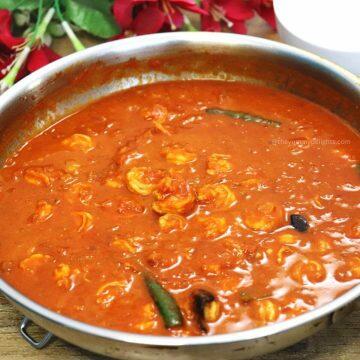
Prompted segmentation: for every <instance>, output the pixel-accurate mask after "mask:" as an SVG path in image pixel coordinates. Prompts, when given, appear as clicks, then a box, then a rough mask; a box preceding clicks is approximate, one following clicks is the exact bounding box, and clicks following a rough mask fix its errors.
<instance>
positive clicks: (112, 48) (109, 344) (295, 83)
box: [0, 32, 360, 360]
mask: <svg viewBox="0 0 360 360" xmlns="http://www.w3.org/2000/svg"><path fill="white" fill-rule="evenodd" d="M195 78H196V79H199V78H200V79H223V80H228V81H233V80H239V81H247V82H254V83H262V84H265V85H267V86H272V87H276V88H281V89H283V90H286V91H289V92H292V93H295V94H297V95H299V96H302V97H304V98H307V99H309V100H311V101H313V102H315V103H318V104H320V105H322V106H324V107H326V108H328V109H329V110H330V111H332V112H334V113H336V114H338V115H340V116H341V117H343V118H344V119H345V120H346V121H347V122H348V123H349V125H350V126H352V127H354V128H355V129H357V130H359V127H360V86H359V79H358V78H356V77H355V76H354V75H352V74H350V73H349V72H347V71H345V70H343V69H341V68H339V67H337V66H336V65H334V64H332V63H330V62H328V61H326V60H323V59H321V58H319V57H317V56H315V55H311V54H309V53H306V52H304V51H301V50H297V49H295V48H292V47H289V46H286V45H282V44H280V43H275V42H271V41H267V40H263V39H259V38H252V37H248V36H240V35H233V34H222V33H181V32H179V33H169V34H158V35H149V36H143V37H136V38H131V39H126V40H120V41H115V42H109V43H106V44H103V45H99V46H95V47H93V48H90V49H88V50H85V51H82V52H80V53H76V54H73V55H70V56H68V57H65V58H63V59H61V60H58V61H56V62H55V63H52V64H50V65H48V66H46V67H45V68H43V69H41V70H39V71H37V72H35V73H34V74H32V75H30V76H28V77H26V78H25V79H24V80H21V81H20V82H19V83H17V84H16V85H15V86H14V87H13V88H11V89H10V90H8V91H7V92H6V93H5V94H3V95H2V96H1V97H0V162H1V161H3V160H4V159H5V158H6V156H8V155H9V154H10V153H12V152H13V151H14V150H16V149H17V148H19V146H21V145H22V144H23V143H24V142H25V141H26V140H28V139H29V138H31V137H32V136H34V135H36V134H37V133H39V132H41V131H42V130H43V129H44V128H46V127H48V126H49V125H51V124H53V123H54V122H56V121H57V120H58V119H59V118H61V117H63V116H64V115H66V114H68V113H70V112H71V111H73V110H74V109H76V108H78V107H81V106H83V105H86V103H88V102H89V101H91V100H94V99H97V98H99V97H102V96H105V95H107V94H109V93H111V92H114V91H118V90H120V89H123V88H127V87H131V86H134V85H139V84H143V83H149V82H155V81H163V80H168V79H195ZM0 207H1V204H0ZM9 226H11V225H10V224H9ZM0 291H1V292H2V293H3V294H4V295H5V296H6V298H7V299H8V300H9V301H10V302H11V303H12V304H14V306H16V307H17V308H18V309H19V311H20V312H22V313H23V314H24V315H25V316H26V317H27V318H29V319H31V320H32V321H34V322H35V323H36V324H38V325H40V326H41V327H43V328H44V329H46V330H48V331H49V332H50V333H52V334H54V335H55V336H58V337H60V338H62V339H64V340H66V341H68V342H70V343H72V344H75V345H78V346H80V347H82V348H85V349H88V350H91V351H94V352H97V353H100V354H104V355H108V356H111V357H115V358H122V359H141V360H147V359H157V360H161V359H169V358H172V359H174V360H175V359H200V358H207V359H209V360H211V359H216V360H218V359H247V358H250V357H253V356H256V355H260V354H264V353H268V352H272V351H275V350H278V349H281V348H284V347H286V346H289V345H292V344H294V343H296V342H298V341H300V340H302V339H304V338H305V337H307V336H310V335H312V334H313V333H315V332H316V331H318V330H320V329H321V328H323V327H325V326H327V325H329V324H331V323H332V322H334V321H337V320H338V319H341V317H342V316H343V315H345V314H346V313H347V312H350V311H351V310H353V309H354V308H355V306H356V301H358V300H359V297H360V285H357V286H356V287H354V288H352V289H351V290H349V291H348V292H346V293H345V294H343V295H342V296H340V297H338V298H337V299H335V300H333V301H332V302H330V303H328V304H326V305H324V306H322V307H320V308H317V309H315V310H313V311H310V312H307V313H305V314H303V315H301V316H298V317H296V318H293V319H290V320H287V321H284V322H281V323H277V324H274V325H269V326H265V327H261V328H257V329H253V330H248V331H242V332H235V333H230V334H224V335H214V336H202V337H183V338H177V337H165V336H149V335H138V334H132V333H126V332H121V331H112V330H107V329H104V328H99V327H95V326H90V325H88V324H86V323H82V322H79V321H75V320H72V319H70V318H67V317H65V316H61V315H59V314H57V313H55V312H53V311H50V310H48V309H46V308H44V307H42V306H40V305H39V304H37V303H35V302H33V301H31V300H30V299H28V298H26V297H25V296H23V295H22V294H21V293H19V292H18V291H17V290H16V289H14V288H12V287H11V286H10V285H9V284H7V283H6V282H5V281H3V280H1V279H0ZM358 302H359V301H358ZM27 323H28V320H25V321H24V322H23V323H22V325H21V332H22V334H23V336H24V337H25V338H26V339H27V340H28V341H29V342H30V343H32V345H34V346H35V347H38V348H41V347H42V346H44V345H45V344H46V343H47V341H48V340H49V339H50V337H51V336H50V334H48V336H47V337H46V338H45V339H43V340H42V341H40V342H38V343H36V342H34V340H33V339H31V337H29V336H28V335H27V333H26V327H27Z"/></svg>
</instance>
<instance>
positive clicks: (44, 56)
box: [26, 45, 60, 72]
mask: <svg viewBox="0 0 360 360" xmlns="http://www.w3.org/2000/svg"><path fill="white" fill-rule="evenodd" d="M59 58H60V56H59V55H58V54H57V53H56V52H54V51H52V50H51V49H50V48H49V47H47V46H46V45H43V46H41V47H40V48H37V49H34V50H33V51H32V52H31V53H30V55H29V58H28V61H27V64H26V67H27V69H28V71H30V72H33V71H35V70H37V69H40V68H41V67H43V66H45V65H47V64H49V63H51V62H53V61H55V60H57V59H59Z"/></svg>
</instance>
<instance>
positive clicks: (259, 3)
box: [250, 0, 276, 30]
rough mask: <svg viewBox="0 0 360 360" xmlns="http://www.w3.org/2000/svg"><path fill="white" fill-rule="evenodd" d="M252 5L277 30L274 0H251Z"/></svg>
mask: <svg viewBox="0 0 360 360" xmlns="http://www.w3.org/2000/svg"><path fill="white" fill-rule="evenodd" d="M250 5H251V6H252V7H253V8H254V10H255V11H256V12H257V13H258V14H259V16H261V17H262V18H263V19H264V20H265V21H266V22H267V23H268V24H269V25H270V26H271V27H272V28H273V29H274V30H276V21H275V13H274V7H273V0H250Z"/></svg>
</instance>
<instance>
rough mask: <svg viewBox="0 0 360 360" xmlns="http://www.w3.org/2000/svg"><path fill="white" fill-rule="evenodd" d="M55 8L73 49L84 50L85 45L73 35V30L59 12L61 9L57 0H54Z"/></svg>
mask: <svg viewBox="0 0 360 360" xmlns="http://www.w3.org/2000/svg"><path fill="white" fill-rule="evenodd" d="M55 9H56V14H57V16H58V17H59V19H60V21H61V26H62V28H63V29H64V31H65V32H66V35H67V36H68V38H69V39H70V41H71V44H72V46H73V47H74V49H75V51H81V50H84V49H85V46H84V45H83V44H82V42H81V41H80V40H79V38H78V37H77V36H76V35H75V33H74V30H73V29H72V28H71V26H70V24H69V23H68V22H67V21H66V20H65V18H64V16H63V14H62V12H61V9H60V4H59V0H55Z"/></svg>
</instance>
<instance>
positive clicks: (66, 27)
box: [61, 20, 85, 51]
mask: <svg viewBox="0 0 360 360" xmlns="http://www.w3.org/2000/svg"><path fill="white" fill-rule="evenodd" d="M61 25H62V27H63V29H64V31H65V32H66V35H67V36H68V38H69V39H70V41H71V44H72V46H73V47H74V49H75V50H76V51H81V50H84V49H85V46H84V45H83V44H82V42H81V41H80V40H79V38H78V37H77V36H76V35H75V33H74V30H73V29H72V28H71V26H70V24H69V23H68V22H67V21H66V20H64V21H62V22H61Z"/></svg>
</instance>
